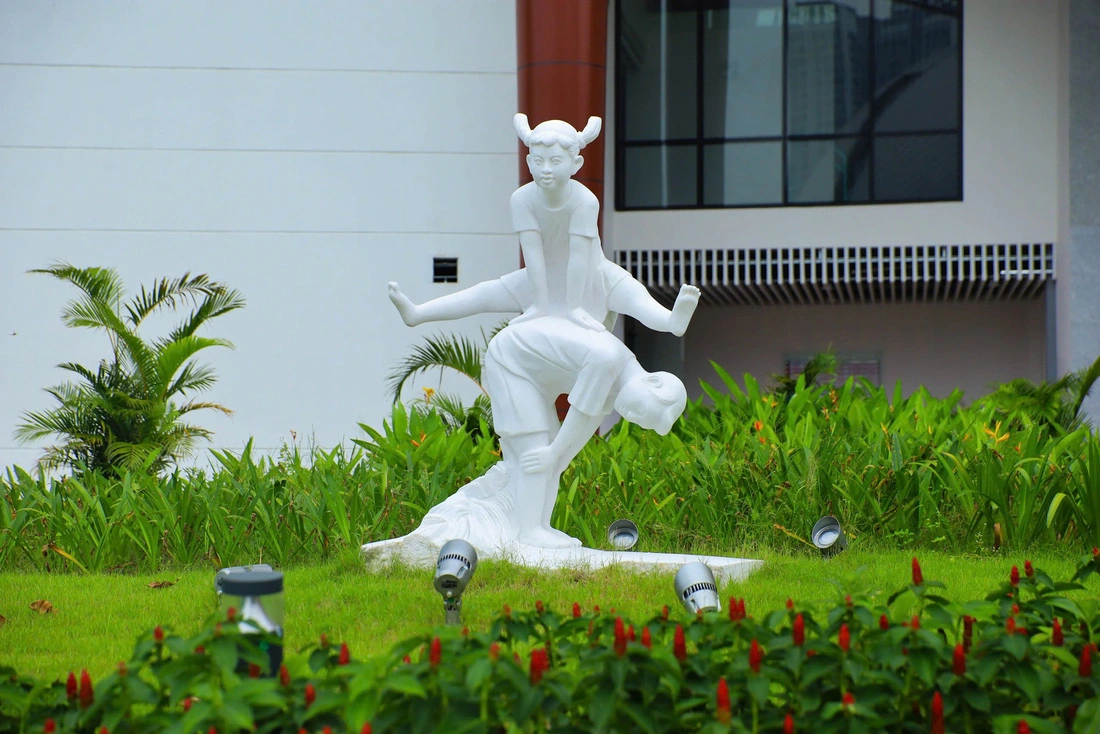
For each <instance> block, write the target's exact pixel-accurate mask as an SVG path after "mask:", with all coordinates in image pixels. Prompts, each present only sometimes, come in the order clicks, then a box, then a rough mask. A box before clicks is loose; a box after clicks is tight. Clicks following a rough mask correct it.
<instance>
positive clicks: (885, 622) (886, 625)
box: [878, 614, 890, 632]
mask: <svg viewBox="0 0 1100 734" xmlns="http://www.w3.org/2000/svg"><path fill="white" fill-rule="evenodd" d="M878 628H879V629H880V630H882V631H883V632H885V631H886V630H888V629H890V620H889V619H887V618H886V615H885V614H883V615H882V616H881V617H879V618H878Z"/></svg>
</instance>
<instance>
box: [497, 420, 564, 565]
mask: <svg viewBox="0 0 1100 734" xmlns="http://www.w3.org/2000/svg"><path fill="white" fill-rule="evenodd" d="M549 443H550V436H549V434H548V433H547V432H546V431H540V432H538V433H524V434H520V435H514V436H501V438H500V447H501V450H502V453H503V454H504V461H505V468H506V469H507V471H508V488H509V490H510V491H511V492H512V506H513V509H514V513H515V522H516V535H517V537H518V539H519V541H520V542H521V543H524V544H525V545H533V546H538V547H541V548H567V547H570V546H573V545H576V544H577V541H576V540H575V539H574V538H571V537H569V536H568V535H566V534H565V533H560V532H558V531H551V530H549V529H548V528H547V527H544V526H543V515H544V513H545V511H546V504H547V494H550V495H551V499H550V507H551V509H553V506H554V505H553V498H554V497H556V495H557V481H558V478H559V476H560V473H559V472H540V473H532V474H528V473H527V472H525V471H523V470H522V469H521V468H520V467H519V457H521V456H523V455H524V454H525V453H527V452H528V451H532V450H534V449H538V448H543V447H545V446H547V445H548V444H549ZM551 481H552V482H553V486H552V487H551V485H550V482H551Z"/></svg>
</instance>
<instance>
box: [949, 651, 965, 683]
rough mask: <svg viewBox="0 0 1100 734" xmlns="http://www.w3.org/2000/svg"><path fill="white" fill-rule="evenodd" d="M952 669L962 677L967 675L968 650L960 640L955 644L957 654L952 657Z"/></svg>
mask: <svg viewBox="0 0 1100 734" xmlns="http://www.w3.org/2000/svg"><path fill="white" fill-rule="evenodd" d="M951 669H952V671H954V673H955V675H957V676H959V677H960V678H961V677H962V676H964V675H966V650H964V649H963V645H962V643H961V642H960V643H959V644H957V645H955V654H954V656H953V657H952V661H951Z"/></svg>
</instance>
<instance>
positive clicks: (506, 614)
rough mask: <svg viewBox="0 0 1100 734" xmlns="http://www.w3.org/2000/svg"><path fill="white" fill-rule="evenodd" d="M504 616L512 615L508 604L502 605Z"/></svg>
mask: <svg viewBox="0 0 1100 734" xmlns="http://www.w3.org/2000/svg"><path fill="white" fill-rule="evenodd" d="M504 616H505V617H511V616H512V607H510V606H508V605H507V604H505V605H504Z"/></svg>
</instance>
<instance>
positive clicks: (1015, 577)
mask: <svg viewBox="0 0 1100 734" xmlns="http://www.w3.org/2000/svg"><path fill="white" fill-rule="evenodd" d="M1008 583H1010V584H1012V585H1013V586H1019V585H1020V569H1018V568H1016V567H1015V566H1013V567H1012V570H1011V571H1009V572H1008Z"/></svg>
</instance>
